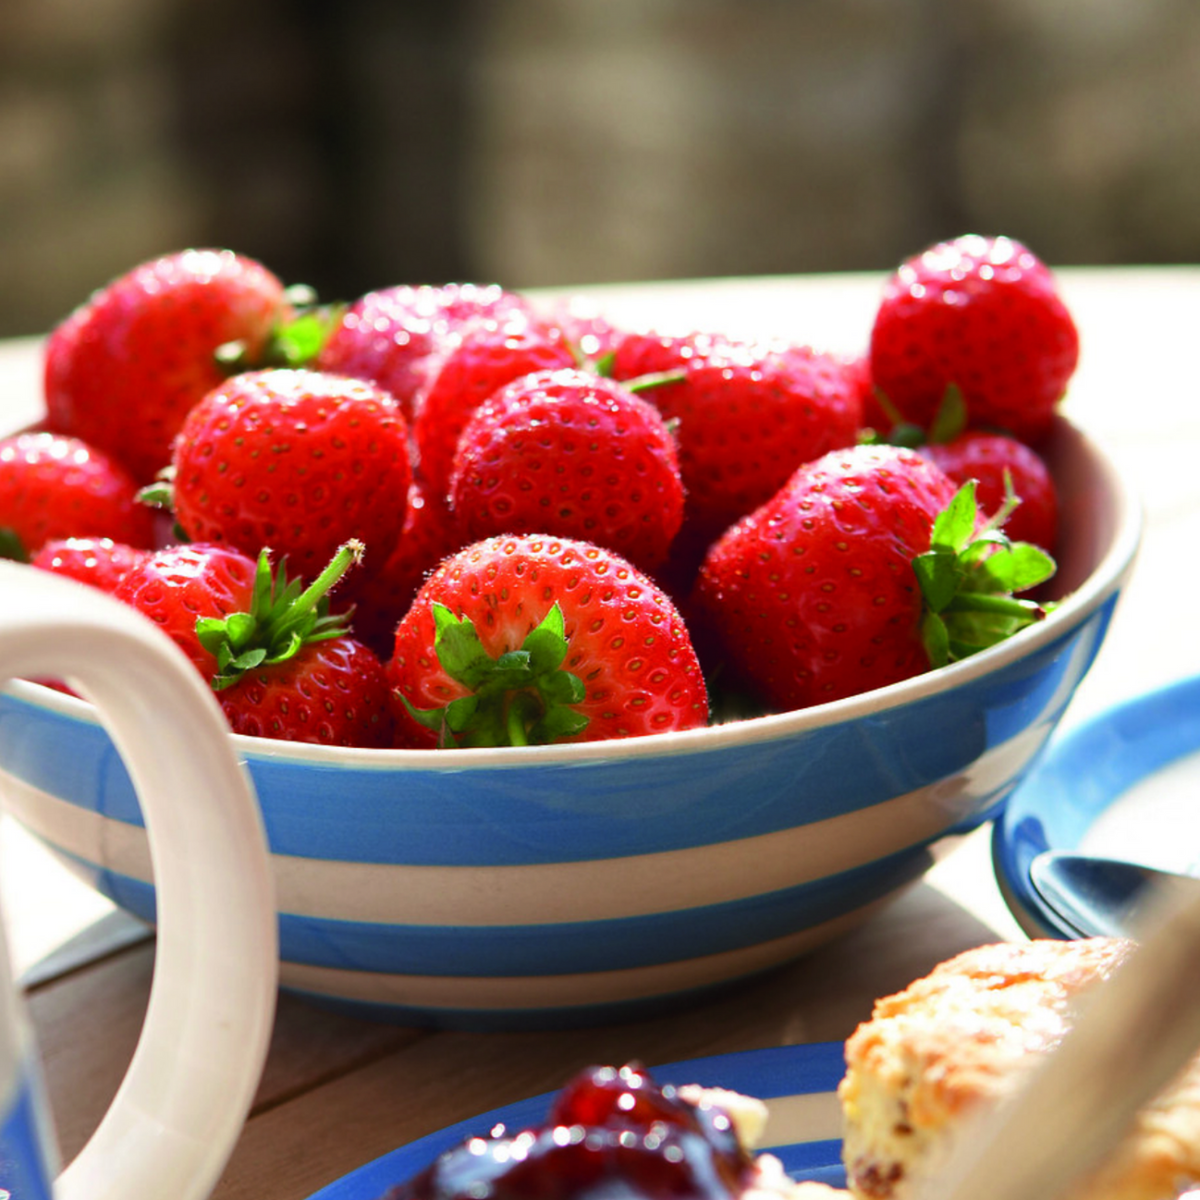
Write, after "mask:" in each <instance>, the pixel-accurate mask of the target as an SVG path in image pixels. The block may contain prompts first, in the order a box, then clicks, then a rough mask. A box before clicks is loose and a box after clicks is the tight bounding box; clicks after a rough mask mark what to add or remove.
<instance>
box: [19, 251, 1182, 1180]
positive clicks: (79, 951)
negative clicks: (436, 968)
mask: <svg viewBox="0 0 1200 1200" xmlns="http://www.w3.org/2000/svg"><path fill="white" fill-rule="evenodd" d="M1060 278H1061V281H1062V284H1063V288H1064V291H1065V293H1066V296H1067V300H1068V303H1069V304H1070V305H1071V307H1072V309H1073V311H1074V312H1075V315H1076V318H1077V320H1078V322H1079V325H1080V328H1081V332H1082V338H1083V362H1082V364H1081V367H1080V370H1079V373H1078V376H1077V379H1076V382H1075V384H1074V387H1073V389H1072V394H1071V396H1070V398H1069V400H1068V405H1067V408H1068V411H1069V413H1070V414H1071V415H1072V417H1073V418H1074V419H1075V420H1076V421H1077V422H1078V423H1080V424H1082V425H1083V426H1085V427H1086V428H1087V429H1088V430H1089V431H1091V432H1092V433H1093V435H1095V436H1096V437H1098V438H1099V439H1100V440H1101V441H1103V442H1105V443H1106V444H1107V445H1109V447H1110V448H1111V449H1112V450H1113V451H1114V453H1115V454H1116V455H1117V457H1118V458H1119V459H1120V460H1121V461H1122V463H1123V464H1124V467H1125V469H1126V470H1127V471H1128V473H1129V475H1130V477H1131V478H1132V479H1134V480H1135V482H1136V486H1137V487H1139V488H1140V491H1141V494H1142V496H1143V498H1144V503H1145V508H1146V516H1147V527H1146V533H1145V538H1144V544H1143V551H1142V554H1141V557H1140V560H1139V564H1138V566H1137V569H1136V571H1135V575H1134V580H1133V583H1132V584H1131V586H1130V587H1129V589H1128V591H1127V594H1126V596H1125V598H1124V600H1123V602H1122V605H1121V607H1120V608H1119V610H1118V615H1117V619H1116V621H1115V622H1114V626H1113V628H1112V631H1111V633H1110V635H1109V639H1108V641H1107V643H1106V645H1105V647H1104V649H1103V650H1102V652H1101V655H1100V658H1099V660H1098V662H1097V663H1096V665H1095V667H1094V668H1093V671H1092V673H1091V675H1090V676H1089V677H1088V679H1087V680H1086V682H1085V684H1084V686H1083V688H1082V689H1081V691H1080V692H1079V694H1078V696H1077V698H1076V700H1075V701H1074V703H1073V705H1072V707H1071V709H1070V712H1069V714H1068V718H1067V721H1068V723H1070V722H1074V721H1077V720H1079V719H1080V718H1081V717H1082V716H1085V715H1087V714H1089V713H1092V712H1094V711H1096V710H1097V709H1099V708H1101V707H1103V706H1105V705H1107V704H1109V703H1112V702H1114V701H1117V700H1119V699H1122V698H1124V697H1126V696H1129V695H1132V694H1133V693H1135V692H1137V691H1140V690H1142V689H1145V688H1148V687H1152V686H1156V685H1158V684H1161V683H1164V682H1167V681H1168V680H1171V679H1175V678H1179V677H1181V676H1184V675H1187V674H1191V673H1194V672H1196V671H1198V670H1200V638H1198V637H1196V636H1195V634H1194V632H1193V631H1192V629H1191V621H1190V619H1189V618H1190V616H1191V613H1190V607H1191V605H1190V603H1189V599H1188V597H1187V596H1186V595H1185V594H1183V591H1182V589H1183V587H1184V586H1185V585H1187V584H1189V583H1190V573H1189V572H1188V571H1187V570H1186V569H1185V568H1184V567H1183V566H1181V564H1182V563H1184V562H1186V561H1187V560H1185V559H1184V558H1183V555H1184V554H1189V556H1190V553H1191V547H1192V546H1194V545H1196V544H1200V536H1198V535H1200V470H1198V469H1197V466H1196V463H1195V462H1194V456H1195V455H1196V454H1197V453H1198V452H1200V394H1198V393H1200V382H1198V381H1197V377H1196V375H1195V373H1194V372H1192V371H1190V370H1189V369H1188V365H1187V364H1188V362H1189V358H1188V357H1187V355H1186V349H1187V348H1189V347H1190V345H1191V338H1192V336H1193V330H1194V324H1195V314H1196V313H1197V312H1200V268H1172V269H1146V270H1141V269H1125V270H1098V269H1097V270H1071V271H1063V272H1061V276H1060ZM880 282H881V278H880V277H879V276H862V275H855V276H842V277H825V278H819V279H818V278H809V279H789V278H778V279H767V280H757V281H754V280H746V281H740V280H730V281H706V282H703V283H693V284H673V285H643V286H638V287H633V288H615V289H614V288H607V287H606V288H596V289H593V290H591V291H590V293H589V294H590V295H592V296H594V297H595V298H596V299H597V300H598V301H599V302H601V303H602V304H603V305H604V306H605V307H606V308H607V310H608V311H610V312H611V313H612V314H613V316H614V317H616V318H617V319H620V320H623V321H628V322H637V323H654V324H658V325H662V324H664V323H666V321H668V320H669V321H670V322H671V323H672V324H678V325H681V326H689V325H690V326H694V327H709V328H714V329H715V328H725V329H729V330H731V331H733V332H742V333H747V332H753V331H761V332H771V333H779V334H784V335H788V336H791V337H793V338H795V339H797V340H803V341H809V342H812V343H814V344H817V345H820V346H825V347H828V348H831V349H837V350H842V351H847V352H852V351H856V350H858V349H860V348H861V347H863V346H864V345H865V343H866V338H867V335H868V331H869V328H870V322H871V317H872V313H873V308H874V304H875V302H876V298H877V295H878V289H879V285H880ZM38 353H39V347H38V344H37V343H36V342H35V341H19V342H11V343H7V344H0V418H3V421H4V424H5V427H7V428H13V427H16V426H17V425H19V424H21V423H23V422H25V421H28V420H30V419H35V418H36V416H37V414H38V412H39V409H40V401H39V385H38V375H39V367H38ZM0 895H2V897H3V902H4V907H5V911H6V914H7V917H8V920H9V926H10V930H11V934H10V936H11V940H12V942H13V951H14V955H15V957H16V959H17V965H18V969H20V970H22V971H23V972H25V981H26V984H27V988H28V1001H29V1007H30V1009H31V1011H32V1016H33V1020H34V1023H35V1025H36V1028H37V1032H38V1036H39V1040H40V1045H41V1048H42V1053H43V1057H44V1061H45V1070H46V1076H47V1082H48V1087H49V1092H50V1097H51V1102H52V1105H53V1108H54V1112H55V1117H56V1122H57V1126H58V1132H59V1138H60V1142H61V1144H62V1148H63V1153H64V1156H66V1157H67V1158H69V1157H70V1156H71V1155H73V1154H74V1153H75V1151H77V1150H78V1148H79V1147H80V1146H81V1145H82V1143H83V1141H84V1140H85V1139H86V1137H87V1136H88V1134H89V1133H90V1131H91V1129H92V1128H93V1127H94V1125H95V1123H96V1121H97V1120H98V1117H99V1115H100V1113H101V1112H102V1111H103V1109H104V1107H105V1106H106V1105H107V1103H108V1101H109V1098H110V1097H111V1096H112V1094H113V1092H114V1091H115V1089H116V1086H117V1084H118V1082H119V1080H120V1078H121V1075H122V1074H123V1072H124V1069H125V1067H126V1065H127V1063H128V1061H129V1057H130V1054H131V1052H132V1048H133V1045H134V1042H135V1040H136V1037H137V1032H138V1029H139V1026H140V1022H141V1019H142V1014H143V1011H144V1008H145V1003H146V999H147V995H148V989H149V982H150V976H151V969H152V965H153V955H154V947H153V942H152V940H151V939H150V938H149V937H148V935H147V934H146V932H145V931H144V930H143V929H142V928H141V927H139V926H137V925H136V923H134V922H132V921H130V920H129V919H126V918H124V917H123V916H122V915H121V914H119V913H114V912H113V911H112V909H111V907H110V906H109V905H108V904H107V903H106V902H104V901H102V900H100V899H99V898H98V897H96V896H95V895H93V894H92V893H91V892H90V891H89V890H88V889H87V888H86V887H85V886H84V885H82V884H80V883H78V882H76V881H75V880H74V879H73V878H72V877H71V876H69V875H68V874H67V873H66V872H65V870H64V869H63V868H61V867H60V866H59V865H58V864H57V863H56V862H55V861H53V860H52V859H50V858H49V857H48V855H47V854H46V853H45V852H44V851H42V850H41V848H40V847H39V846H38V845H37V844H36V843H34V842H33V841H32V839H30V838H29V837H28V835H26V834H24V832H23V831H22V830H20V829H18V828H17V827H16V826H15V825H14V824H13V823H12V821H11V820H10V819H8V818H5V819H4V820H3V821H2V822H0ZM1021 936H1022V935H1021V934H1020V931H1019V929H1018V927H1017V926H1016V924H1015V922H1014V921H1013V920H1012V919H1011V917H1010V916H1009V914H1008V913H1007V911H1006V910H1005V908H1004V905H1003V903H1002V901H1001V900H1000V897H999V893H998V891H997V888H996V885H995V881H994V878H993V876H992V871H991V866H990V862H989V859H988V831H987V830H986V829H984V830H980V831H977V833H975V834H973V835H972V836H971V837H969V838H966V839H964V840H962V841H961V842H959V843H958V844H957V845H955V846H953V847H944V848H943V849H942V851H941V853H940V856H939V861H938V863H937V865H936V866H935V867H934V868H933V869H932V870H931V872H930V873H929V874H928V875H927V876H926V878H925V879H924V880H923V881H922V882H921V883H920V884H918V885H916V886H915V887H913V888H912V889H910V890H909V891H908V892H906V893H905V894H904V895H903V896H902V897H901V898H900V899H899V900H897V901H896V902H895V903H894V904H893V905H891V906H890V907H889V908H887V909H886V910H885V911H884V912H883V913H881V914H880V915H878V916H876V917H875V918H874V919H873V920H871V921H870V922H869V923H867V924H865V925H863V926H862V927H861V928H859V929H858V930H857V931H856V932H854V933H852V934H850V935H849V936H847V937H845V938H843V939H842V940H841V941H839V942H837V943H835V944H833V945H830V946H828V947H826V948H824V949H821V950H819V951H817V952H815V953H813V954H811V955H809V956H808V957H807V958H805V959H803V960H801V961H799V962H797V963H795V964H793V965H791V966H789V967H787V968H785V969H782V970H779V971H777V972H775V973H774V974H772V975H770V976H769V977H768V978H765V979H761V980H758V981H755V982H754V983H752V984H749V985H745V986H743V987H741V988H740V989H738V990H737V991H735V992H732V993H729V994H726V995H724V996H722V997H719V998H715V999H710V1000H708V1001H706V1002H703V1003H699V1004H697V1005H695V1006H694V1007H693V1008H691V1009H689V1010H688V1011H685V1012H682V1013H676V1014H673V1015H671V1016H669V1017H663V1018H660V1019H655V1020H648V1021H644V1022H641V1023H634V1024H627V1025H620V1026H613V1027H610V1028H597V1029H586V1030H577V1031H571V1032H561V1033H543V1034H503V1035H492V1036H488V1035H480V1034H467V1033H446V1032H424V1031H419V1030H410V1029H402V1028H393V1027H390V1026H385V1025H375V1024H369V1023H365V1022H359V1021H355V1020H352V1019H348V1018H342V1017H335V1016H331V1015H329V1014H327V1013H325V1012H322V1011H318V1010H316V1009H314V1008H311V1007H308V1006H306V1005H304V1004H303V1003H300V1002H298V1001H295V1000H292V999H290V998H289V997H287V996H284V997H282V998H281V1001H280V1005H279V1011H278V1018H277V1022H276V1027H275V1032H274V1040H273V1044H272V1048H271V1052H270V1055H269V1059H268V1062H267V1066H266V1071H265V1074H264V1077H263V1080H262V1084H261V1087H260V1089H259V1093H258V1097H257V1100H256V1103H255V1106H254V1110H253V1113H252V1115H251V1117H250V1120H249V1122H248V1124H247V1126H246V1129H245V1131H244V1133H243V1135H242V1138H241V1140H240V1142H239V1144H238V1146H237V1149H236V1150H235V1152H234V1155H233V1158H232V1160H231V1162H230V1164H229V1167H228V1169H227V1170H226V1172H225V1175H224V1177H223V1179H222V1181H221V1183H220V1185H219V1187H218V1189H217V1192H216V1195H217V1196H218V1197H221V1198H224V1200H233V1198H235V1197H237V1198H245V1200H304V1197H307V1196H309V1195H310V1194H311V1193H312V1192H313V1191H315V1190H316V1189H318V1188H320V1187H322V1186H323V1185H325V1184H326V1183H329V1182H330V1181H332V1180H335V1179H337V1178H339V1177H340V1176H341V1175H343V1174H345V1173H346V1172H347V1171H350V1170H353V1169H354V1168H355V1167H357V1166H359V1165H361V1164H362V1163H364V1162H366V1161H368V1160H370V1159H372V1158H374V1157H377V1156H378V1155H380V1154H383V1153H385V1152H387V1151H389V1150H391V1149H393V1148H394V1147H396V1146H399V1145H401V1144H403V1143H405V1142H407V1141H410V1140H412V1139H413V1138H416V1137H419V1136H421V1135H423V1134H425V1133H428V1132H431V1131H433V1130H436V1129H438V1128H440V1127H442V1126H444V1125H446V1124H448V1123H451V1122H453V1121H457V1120H460V1119H462V1118H465V1117H469V1116H471V1115H473V1114H475V1113H478V1112H481V1111H484V1110H487V1109H490V1108H492V1107H495V1106H497V1105H500V1104H505V1103H508V1102H511V1101H514V1100H517V1099H521V1098H523V1097H525V1096H528V1095H531V1094H535V1093H538V1092H542V1091H547V1090H550V1089H552V1088H554V1087H555V1086H557V1085H558V1084H559V1083H560V1082H561V1081H562V1080H563V1079H564V1078H565V1077H566V1076H567V1075H568V1074H569V1073H570V1072H571V1071H572V1070H573V1069H575V1068H576V1067H578V1066H581V1065H584V1064H586V1063H588V1062H594V1061H608V1062H618V1061H625V1060H629V1059H640V1060H642V1061H644V1062H646V1063H649V1064H654V1063H659V1062H668V1061H672V1060H677V1059H683V1058H690V1057H694V1056H697V1055H703V1054H713V1053H722V1052H727V1051H734V1050H741V1049H749V1048H755V1047H769V1046H779V1045H787V1044H797V1043H805V1042H816V1041H830V1040H841V1039H843V1038H844V1037H846V1035H847V1034H849V1033H850V1032H851V1030H852V1029H853V1028H854V1026H855V1024H856V1023H857V1022H858V1021H860V1020H862V1019H863V1018H865V1017H866V1016H867V1015H868V1013H869V1011H870V1008H871V1003H872V1001H873V1000H874V999H875V997H876V996H878V995H881V994H884V993H887V992H890V991H894V990H896V989H898V988H900V987H902V986H903V985H905V984H906V983H907V982H909V981H910V980H911V979H913V978H914V977H916V976H917V975H920V974H923V973H924V972H925V971H927V970H928V969H929V968H930V967H932V966H933V965H934V964H935V963H936V962H938V961H940V960H941V959H943V958H946V957H948V956H949V955H951V954H954V953H955V952H957V951H959V950H962V949H965V948H967V947H969V946H973V945H977V944H979V943H981V942H984V941H994V940H1000V939H1004V938H1019V937H1021ZM64 943H65V945H64Z"/></svg>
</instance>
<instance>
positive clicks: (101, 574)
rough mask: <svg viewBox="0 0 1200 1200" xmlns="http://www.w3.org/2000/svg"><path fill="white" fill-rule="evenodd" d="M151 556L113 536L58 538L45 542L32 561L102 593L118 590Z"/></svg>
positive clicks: (33, 563)
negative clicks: (137, 567)
mask: <svg viewBox="0 0 1200 1200" xmlns="http://www.w3.org/2000/svg"><path fill="white" fill-rule="evenodd" d="M149 555H150V551H149V550H144V549H142V548H140V547H138V546H130V545H127V544H126V543H125V542H114V541H113V540H112V538H56V539H53V540H51V541H49V542H46V543H44V544H43V546H42V548H41V549H40V550H39V551H38V552H37V553H36V554H35V555H34V556H33V557H32V558H31V559H30V560H29V563H30V566H34V567H37V568H39V570H42V571H49V572H50V573H51V574H53V575H65V576H67V578H68V579H74V580H77V581H78V582H79V583H87V584H90V585H91V586H92V587H94V588H99V589H100V591H102V592H114V591H116V589H117V584H119V583H120V582H121V580H122V579H124V578H125V576H126V575H127V574H128V573H129V572H130V571H131V570H132V569H133V568H134V567H136V566H137V565H138V564H139V563H140V562H142V560H143V559H145V558H147V557H149Z"/></svg>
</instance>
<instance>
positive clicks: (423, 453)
mask: <svg viewBox="0 0 1200 1200" xmlns="http://www.w3.org/2000/svg"><path fill="white" fill-rule="evenodd" d="M574 365H575V356H574V354H572V352H571V350H570V348H569V347H568V345H567V343H566V340H565V339H564V337H563V335H562V334H561V333H560V332H559V331H558V330H557V329H554V328H553V327H551V326H549V325H545V324H542V323H539V322H537V321H531V320H529V319H528V318H527V317H524V316H522V315H519V314H508V315H507V316H505V317H503V318H501V319H482V320H478V321H475V322H473V323H471V324H470V325H468V326H467V327H466V329H465V330H463V332H462V333H461V335H460V336H459V337H458V338H457V339H456V340H455V341H454V343H453V344H452V346H451V348H450V349H448V350H446V351H445V352H444V353H443V354H442V355H441V356H440V357H439V359H438V361H437V362H436V363H435V364H434V366H433V367H432V368H431V373H430V376H429V381H428V385H427V386H426V387H425V388H424V389H423V390H422V392H421V393H420V394H419V396H418V397H417V401H416V404H417V410H416V415H415V416H414V418H413V439H414V441H415V443H416V448H417V469H418V471H419V472H420V474H421V477H422V479H424V480H425V482H426V484H427V485H428V487H429V490H430V492H431V493H436V494H440V495H442V496H445V495H446V494H447V492H448V490H449V486H450V472H451V470H452V468H453V465H454V454H455V451H456V450H457V449H458V438H459V435H460V434H461V433H462V431H463V427H464V426H465V425H466V423H467V420H468V419H469V417H470V416H471V414H472V413H473V412H474V411H475V409H476V408H478V407H479V405H480V404H482V403H483V402H484V400H486V399H487V398H488V397H489V396H490V395H491V394H492V393H493V392H495V391H496V390H497V389H499V388H500V387H502V386H503V385H504V384H506V383H510V382H511V381H512V380H514V379H516V378H518V377H519V376H521V375H529V374H531V373H532V372H534V371H546V370H554V369H555V368H557V367H571V366H574Z"/></svg>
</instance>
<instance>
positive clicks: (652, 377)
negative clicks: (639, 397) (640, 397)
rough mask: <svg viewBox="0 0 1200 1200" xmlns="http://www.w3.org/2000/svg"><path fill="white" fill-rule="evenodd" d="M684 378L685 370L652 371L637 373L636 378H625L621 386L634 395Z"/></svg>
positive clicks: (678, 381) (685, 376) (680, 381)
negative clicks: (642, 373) (644, 373)
mask: <svg viewBox="0 0 1200 1200" xmlns="http://www.w3.org/2000/svg"><path fill="white" fill-rule="evenodd" d="M686 378H687V372H686V371H652V372H650V373H649V374H646V375H639V376H637V378H636V379H626V380H625V381H624V384H623V386H624V387H625V388H626V389H627V390H628V391H631V392H633V393H634V394H635V395H636V394H637V393H639V392H648V391H651V390H652V389H654V388H660V387H666V386H667V385H668V384H672V383H682V382H683V381H684V380H685V379H686Z"/></svg>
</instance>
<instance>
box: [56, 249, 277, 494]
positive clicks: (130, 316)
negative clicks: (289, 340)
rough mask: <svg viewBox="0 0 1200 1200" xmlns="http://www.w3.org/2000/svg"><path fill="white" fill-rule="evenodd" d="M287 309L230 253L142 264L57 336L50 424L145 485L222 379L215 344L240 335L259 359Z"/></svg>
mask: <svg viewBox="0 0 1200 1200" xmlns="http://www.w3.org/2000/svg"><path fill="white" fill-rule="evenodd" d="M290 315H291V309H290V307H289V305H288V303H287V300H286V297H285V293H284V289H283V285H282V284H281V283H280V281H279V280H278V279H277V278H276V277H275V276H274V275H273V274H271V272H270V271H268V270H267V269H266V268H265V267H263V266H262V265H261V264H259V263H257V262H254V261H253V260H252V259H248V258H244V257H242V256H241V255H237V254H234V253H232V252H230V251H220V250H186V251H183V252H182V253H178V254H171V255H168V256H166V257H163V258H159V259H156V260H154V261H153V262H147V263H143V264H142V265H140V266H138V267H135V268H134V269H133V270H132V271H130V272H128V273H127V274H125V275H122V276H121V277H120V278H119V279H116V280H114V281H113V282H112V283H110V284H109V285H108V286H107V287H106V288H104V289H103V290H101V291H99V292H97V293H96V294H95V295H93V296H92V297H91V299H90V300H88V301H87V303H86V304H84V305H82V306H81V307H80V308H79V309H77V310H76V311H75V312H74V313H72V314H71V315H70V316H69V317H68V318H67V319H66V320H65V321H63V322H62V324H60V325H59V326H58V327H57V328H56V329H55V330H54V331H53V332H52V333H51V335H50V338H49V340H48V342H47V344H46V358H45V390H46V407H47V411H48V414H49V422H50V425H51V427H52V428H54V429H56V430H58V431H59V432H62V433H69V434H73V435H75V436H77V437H81V438H83V439H84V440H85V441H87V442H90V443H91V444H93V445H95V446H97V447H99V448H100V449H102V450H105V451H106V452H108V453H109V454H111V455H112V456H113V457H115V458H116V459H118V460H119V461H120V462H122V463H124V464H125V465H126V467H127V468H128V469H129V471H130V472H131V473H132V474H133V475H134V476H135V477H136V478H137V479H138V481H139V482H143V483H144V482H148V481H149V480H151V479H152V478H153V477H154V475H155V474H156V473H157V472H158V471H159V470H160V469H161V468H163V467H165V466H166V464H167V462H168V461H169V459H170V456H171V439H172V438H173V437H174V436H175V433H176V431H177V430H178V429H179V426H180V425H181V424H182V422H183V418H184V417H185V416H186V414H187V412H188V410H189V409H190V408H191V407H192V405H194V404H195V403H196V402H197V401H198V400H199V399H200V398H201V397H202V396H203V395H204V394H205V393H206V392H208V391H210V390H211V389H212V388H214V387H216V386H217V384H218V383H220V381H221V380H222V378H224V374H225V372H224V371H223V370H222V369H221V368H220V367H219V366H218V363H217V361H216V359H215V357H214V354H215V352H216V350H217V349H218V347H220V346H222V345H223V344H225V343H228V342H233V341H240V342H242V343H243V344H244V347H245V349H246V351H247V353H249V354H250V355H251V356H253V355H254V354H256V353H258V352H259V351H261V350H262V349H263V348H264V347H265V346H266V344H267V342H268V340H269V338H270V335H271V333H272V331H273V330H274V329H275V328H276V326H277V324H278V323H279V322H281V321H284V320H286V319H287V318H288V317H289V316H290Z"/></svg>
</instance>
